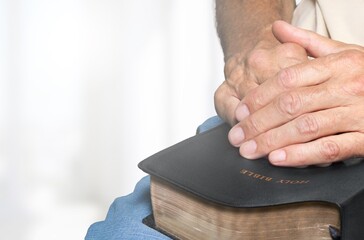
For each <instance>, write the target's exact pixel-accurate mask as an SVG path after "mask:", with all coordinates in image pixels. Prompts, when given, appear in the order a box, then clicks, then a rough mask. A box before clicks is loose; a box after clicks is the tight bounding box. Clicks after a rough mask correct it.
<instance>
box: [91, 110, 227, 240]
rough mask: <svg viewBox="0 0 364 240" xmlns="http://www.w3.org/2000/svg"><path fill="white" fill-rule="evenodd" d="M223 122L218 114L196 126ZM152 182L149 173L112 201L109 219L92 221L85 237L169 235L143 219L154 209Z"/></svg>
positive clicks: (111, 239) (108, 238) (204, 127)
mask: <svg viewBox="0 0 364 240" xmlns="http://www.w3.org/2000/svg"><path fill="white" fill-rule="evenodd" d="M221 123H223V121H222V120H221V119H220V118H219V117H217V116H216V117H212V118H209V119H208V120H206V121H205V122H204V123H203V124H201V125H200V126H199V127H198V128H197V133H201V132H204V131H207V130H209V129H211V128H213V127H215V126H217V125H220V124H221ZM149 183H150V178H149V176H146V177H144V178H142V179H141V180H140V181H139V182H138V183H137V185H136V186H135V189H134V192H133V193H131V194H129V195H127V196H124V197H120V198H117V199H116V200H115V201H114V202H113V203H112V204H111V206H110V209H109V212H108V213H107V216H106V219H105V220H104V221H101V222H96V223H94V224H92V225H91V226H90V228H89V229H88V232H87V235H86V238H85V239H86V240H101V239H105V240H117V239H118V240H120V239H127V240H137V239H170V238H168V237H167V236H165V235H163V234H161V233H159V232H157V231H155V230H154V229H152V228H149V227H147V226H146V225H144V224H143V223H142V220H143V218H145V217H146V216H148V215H150V214H151V213H152V206H151V202H150V191H149Z"/></svg>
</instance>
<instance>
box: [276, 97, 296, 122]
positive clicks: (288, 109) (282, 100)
mask: <svg viewBox="0 0 364 240" xmlns="http://www.w3.org/2000/svg"><path fill="white" fill-rule="evenodd" d="M275 105H276V106H275V107H276V109H277V110H278V111H279V112H280V113H281V114H283V115H285V116H288V117H289V118H293V117H294V116H296V115H297V114H298V113H299V112H300V110H301V106H302V102H301V98H300V96H299V95H298V94H297V93H295V92H287V93H283V94H281V95H280V96H279V97H278V99H277V100H276V101H275Z"/></svg>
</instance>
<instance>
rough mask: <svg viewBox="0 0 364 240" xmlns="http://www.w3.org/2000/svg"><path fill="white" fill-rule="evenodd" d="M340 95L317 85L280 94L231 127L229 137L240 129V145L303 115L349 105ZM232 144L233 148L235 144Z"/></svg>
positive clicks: (345, 98)
mask: <svg viewBox="0 0 364 240" xmlns="http://www.w3.org/2000/svg"><path fill="white" fill-rule="evenodd" d="M342 91H343V90H342V89H341V88H340V86H337V87H334V86H332V85H329V84H321V85H317V86H311V87H304V88H299V89H296V90H291V91H287V92H284V93H282V94H280V95H279V96H278V97H277V98H275V99H274V100H273V101H272V102H271V103H269V104H268V105H266V106H265V107H263V108H262V109H259V110H258V111H256V112H254V113H251V114H250V115H249V116H247V117H246V118H245V119H244V120H243V121H241V122H239V123H238V124H237V125H235V126H234V128H233V129H232V130H231V132H232V133H233V132H234V131H235V129H237V128H241V129H242V131H243V133H244V139H239V140H240V142H241V143H242V142H243V141H246V140H249V139H251V138H254V137H256V136H258V135H260V134H262V133H264V132H266V131H268V130H270V129H273V128H276V127H279V126H281V125H283V124H285V123H287V122H289V121H291V120H293V119H295V118H297V117H298V116H300V115H303V114H305V113H311V112H316V111H320V110H325V109H329V108H336V107H338V106H341V105H344V104H345V105H347V104H350V102H349V100H348V99H347V97H346V95H345V94H343V93H342ZM355 101H356V100H355ZM233 142H234V143H235V144H237V143H238V140H234V141H233Z"/></svg>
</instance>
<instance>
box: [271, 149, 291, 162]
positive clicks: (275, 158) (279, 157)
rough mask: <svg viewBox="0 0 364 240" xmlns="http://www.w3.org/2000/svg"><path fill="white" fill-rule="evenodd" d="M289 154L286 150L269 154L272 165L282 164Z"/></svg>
mask: <svg viewBox="0 0 364 240" xmlns="http://www.w3.org/2000/svg"><path fill="white" fill-rule="evenodd" d="M286 157H287V154H286V151H284V150H281V149H280V150H276V151H273V152H271V153H270V154H269V160H270V161H271V163H280V162H283V161H285V160H286Z"/></svg>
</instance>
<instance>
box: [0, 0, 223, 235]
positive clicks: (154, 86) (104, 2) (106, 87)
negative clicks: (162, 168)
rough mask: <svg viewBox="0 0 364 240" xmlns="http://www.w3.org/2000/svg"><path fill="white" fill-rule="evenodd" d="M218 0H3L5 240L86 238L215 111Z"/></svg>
mask: <svg viewBox="0 0 364 240" xmlns="http://www.w3.org/2000/svg"><path fill="white" fill-rule="evenodd" d="M214 21H215V20H214V1H213V0H204V1H194V0H128V1H127V0H62V1H56V0H0V233H1V239H7V240H9V239H16V240H18V239H21V240H23V239H25V240H42V239H83V238H84V236H85V234H86V231H87V228H88V227H89V225H90V224H92V223H93V222H96V221H100V220H103V219H104V218H105V216H106V213H107V210H108V207H109V205H110V204H111V203H112V201H113V200H114V199H115V198H116V197H118V196H122V195H125V194H128V193H130V192H131V191H132V190H133V188H134V185H135V183H136V182H137V181H138V180H139V179H140V178H141V177H142V176H144V173H143V172H141V171H140V170H139V169H138V168H137V163H138V162H139V161H141V160H142V159H144V158H146V157H148V156H149V155H151V154H153V153H155V152H157V151H159V150H162V149H163V148H165V147H167V146H170V145H172V144H174V143H176V142H178V141H180V140H183V139H184V138H187V137H190V136H192V135H193V134H194V133H195V130H196V127H197V126H198V125H199V124H200V123H201V122H203V121H204V120H205V119H206V118H208V117H210V116H212V115H215V111H214V107H213V92H214V90H215V89H216V88H217V86H218V85H219V84H220V82H221V81H222V80H223V57H222V52H221V50H220V46H219V42H218V39H217V36H216V31H215V22H214Z"/></svg>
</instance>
